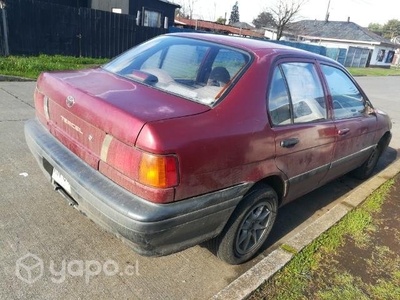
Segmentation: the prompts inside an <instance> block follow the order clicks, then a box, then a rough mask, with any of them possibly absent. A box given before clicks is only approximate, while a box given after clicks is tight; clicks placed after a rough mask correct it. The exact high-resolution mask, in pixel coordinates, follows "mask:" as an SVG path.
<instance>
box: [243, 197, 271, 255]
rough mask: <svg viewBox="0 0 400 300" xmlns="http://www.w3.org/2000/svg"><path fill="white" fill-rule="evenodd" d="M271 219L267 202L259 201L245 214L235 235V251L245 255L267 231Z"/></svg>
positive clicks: (257, 244) (257, 243)
mask: <svg viewBox="0 0 400 300" xmlns="http://www.w3.org/2000/svg"><path fill="white" fill-rule="evenodd" d="M270 219H271V210H270V209H269V208H268V207H267V203H260V204H258V205H257V206H256V207H254V208H253V209H252V210H251V211H249V212H248V214H247V215H246V216H245V218H244V220H243V222H242V223H241V225H240V227H239V231H238V234H237V236H236V243H235V246H236V251H237V253H238V254H239V255H245V254H247V253H248V252H249V251H251V250H252V249H254V248H255V247H257V246H259V243H260V241H261V240H262V238H263V237H264V235H265V234H266V233H267V227H268V224H269V221H270Z"/></svg>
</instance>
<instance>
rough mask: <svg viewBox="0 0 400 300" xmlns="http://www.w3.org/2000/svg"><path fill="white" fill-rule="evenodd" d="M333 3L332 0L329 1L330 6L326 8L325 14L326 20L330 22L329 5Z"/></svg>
mask: <svg viewBox="0 0 400 300" xmlns="http://www.w3.org/2000/svg"><path fill="white" fill-rule="evenodd" d="M330 5H331V0H329V1H328V7H327V9H326V15H325V22H328V20H329V6H330Z"/></svg>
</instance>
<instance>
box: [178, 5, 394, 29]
mask: <svg viewBox="0 0 400 300" xmlns="http://www.w3.org/2000/svg"><path fill="white" fill-rule="evenodd" d="M185 1H186V2H188V1H190V0H175V1H174V2H176V3H182V2H185ZM235 1H236V0H197V1H195V4H194V15H193V18H198V19H203V20H210V21H215V20H216V19H217V18H218V17H220V16H221V17H224V16H225V12H226V14H227V18H228V19H229V16H230V13H231V11H232V6H233V5H234V4H235ZM288 1H291V0H288ZM328 2H329V0H308V2H307V3H306V4H304V5H303V7H302V8H301V10H300V12H299V15H298V17H297V19H296V20H303V19H308V20H315V19H317V20H324V19H325V15H326V11H327V8H328ZM276 3H277V0H238V5H239V15H240V21H242V22H248V23H251V22H252V21H253V19H254V18H256V17H257V15H258V14H259V13H260V12H262V11H264V10H266V9H267V8H268V7H272V6H273V5H274V4H276ZM348 17H350V20H351V21H352V22H354V23H357V24H358V25H361V26H365V27H367V26H368V25H369V24H370V23H379V24H381V25H384V24H385V23H386V22H387V21H388V20H391V19H397V20H400V1H398V0H330V7H329V20H331V21H347V18H348Z"/></svg>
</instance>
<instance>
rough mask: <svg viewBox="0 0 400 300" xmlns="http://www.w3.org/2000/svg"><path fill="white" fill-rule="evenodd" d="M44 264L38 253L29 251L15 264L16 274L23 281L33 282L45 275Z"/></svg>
mask: <svg viewBox="0 0 400 300" xmlns="http://www.w3.org/2000/svg"><path fill="white" fill-rule="evenodd" d="M43 269H44V264H43V260H41V259H40V258H39V257H38V256H37V255H35V254H33V253H30V252H28V253H27V254H25V255H24V256H22V257H21V258H19V259H18V260H17V262H16V264H15V275H17V277H18V278H19V279H21V280H22V281H24V282H26V283H29V284H32V283H34V282H35V281H36V280H38V279H39V278H40V277H42V276H43Z"/></svg>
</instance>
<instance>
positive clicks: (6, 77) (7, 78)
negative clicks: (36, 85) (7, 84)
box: [0, 75, 35, 82]
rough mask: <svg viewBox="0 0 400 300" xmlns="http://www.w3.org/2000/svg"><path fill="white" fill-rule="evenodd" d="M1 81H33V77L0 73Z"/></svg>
mask: <svg viewBox="0 0 400 300" xmlns="http://www.w3.org/2000/svg"><path fill="white" fill-rule="evenodd" d="M1 81H19V82H22V81H35V79H31V78H25V77H19V76H11V75H0V82H1Z"/></svg>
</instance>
